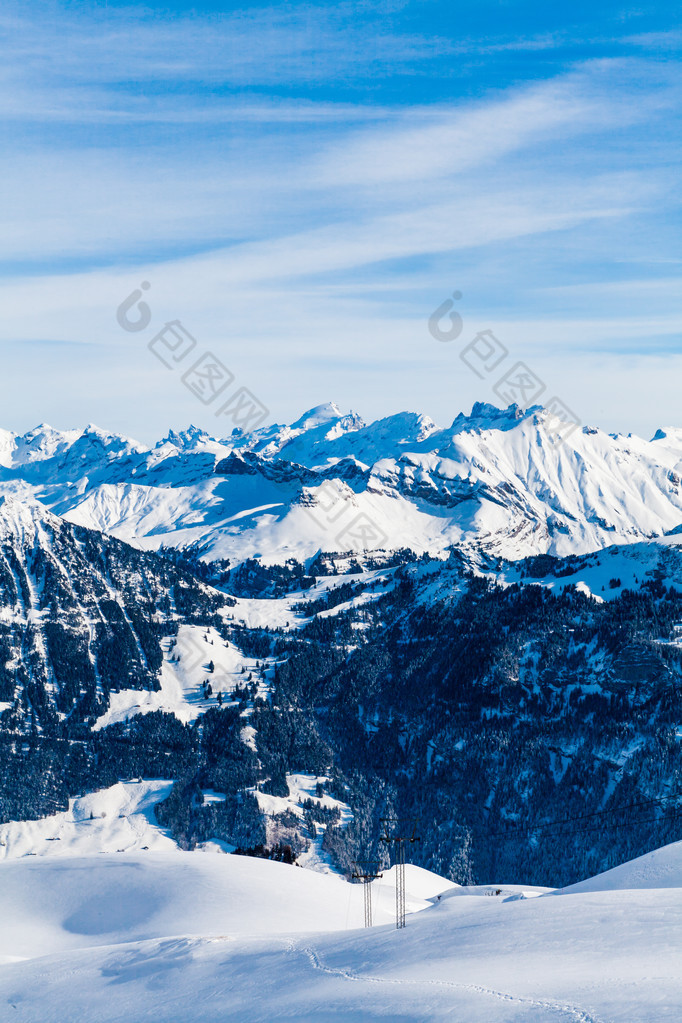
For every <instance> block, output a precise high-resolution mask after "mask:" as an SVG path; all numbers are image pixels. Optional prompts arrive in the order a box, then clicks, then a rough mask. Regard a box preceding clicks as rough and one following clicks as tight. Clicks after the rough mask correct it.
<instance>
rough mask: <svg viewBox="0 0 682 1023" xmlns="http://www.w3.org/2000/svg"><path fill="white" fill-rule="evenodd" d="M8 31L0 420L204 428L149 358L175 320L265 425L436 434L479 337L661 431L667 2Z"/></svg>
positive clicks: (37, 1)
mask: <svg viewBox="0 0 682 1023" xmlns="http://www.w3.org/2000/svg"><path fill="white" fill-rule="evenodd" d="M0 27H1V28H2V37H3V40H4V42H3V55H2V57H3V59H2V65H1V71H0V74H1V75H2V78H3V79H4V81H3V86H4V87H3V89H2V91H1V92H0V131H1V132H2V142H3V145H2V149H1V150H0V163H1V167H2V181H3V200H4V201H3V203H2V207H1V208H2V224H1V225H0V239H1V241H0V271H1V274H2V277H1V279H0V291H1V292H2V294H1V296H0V298H1V301H2V308H3V313H4V315H3V317H2V319H1V321H0V348H1V349H2V362H3V368H4V372H3V374H2V380H1V381H0V387H1V388H2V390H1V392H0V393H1V397H2V408H3V414H2V417H1V422H0V425H2V426H4V427H6V428H10V429H16V430H25V429H28V428H30V427H32V426H34V425H35V424H36V423H38V422H40V421H48V422H51V423H52V424H53V425H55V426H60V427H67V426H77V425H83V424H85V423H86V422H89V421H95V422H97V423H98V424H100V425H102V426H104V427H107V428H110V429H116V430H120V431H122V432H127V433H129V434H131V435H133V436H136V437H139V438H140V439H142V440H152V439H154V438H155V437H156V436H158V435H160V434H161V433H163V432H165V430H166V429H167V428H168V427H169V426H174V427H179V426H183V425H186V424H188V423H189V422H194V423H196V424H197V425H200V426H203V427H205V428H206V429H208V430H210V431H211V432H214V433H220V432H226V428H225V426H224V421H223V420H221V419H216V416H215V415H214V406H209V407H206V406H204V405H203V404H201V403H200V402H199V401H197V399H196V397H195V396H194V395H193V394H192V393H190V392H189V391H188V389H187V388H186V387H184V386H183V384H182V382H181V379H180V376H181V374H180V373H179V372H172V371H169V370H168V369H166V368H165V367H163V366H162V365H161V364H160V363H159V362H158V361H157V360H155V359H154V357H153V355H151V353H150V352H149V350H148V348H147V341H148V340H149V338H151V337H152V336H153V335H154V333H155V332H156V331H158V330H160V329H161V328H162V327H163V325H164V323H166V322H167V321H169V320H174V319H179V320H180V321H181V323H182V324H183V326H184V327H185V328H186V329H187V330H189V331H190V332H191V334H192V335H193V336H194V337H195V338H196V339H197V342H198V347H197V349H196V351H197V352H199V351H203V350H204V349H208V350H210V351H212V352H213V353H215V355H217V356H218V357H219V358H220V359H221V360H222V362H223V363H224V364H225V365H226V366H227V367H228V368H229V370H230V372H231V373H233V374H234V376H235V380H236V383H237V384H239V385H243V386H246V387H247V388H249V390H251V391H252V392H253V393H254V394H255V395H257V397H258V398H259V399H260V400H261V401H262V402H263V403H264V404H265V405H266V406H267V407H268V408H269V409H270V411H271V416H270V418H272V419H275V420H277V421H286V420H291V419H293V418H295V417H296V416H297V415H298V414H299V413H300V412H301V411H302V410H303V409H304V408H307V407H309V406H312V405H315V404H319V403H321V402H323V401H327V400H334V401H336V402H337V403H338V404H339V405H341V406H342V407H346V408H353V409H355V410H357V411H359V412H360V413H361V414H362V415H363V416H364V417H365V418H367V419H373V418H376V417H378V416H381V415H387V414H390V413H392V412H395V411H399V410H401V409H412V410H416V411H423V412H426V413H428V414H429V415H431V416H432V417H433V418H434V419H435V420H436V421H437V422H439V423H441V424H443V425H446V424H447V423H448V422H450V421H451V420H452V419H453V418H454V417H455V415H456V414H457V413H458V412H459V411H460V410H462V409H464V410H468V409H469V408H470V406H471V404H472V403H473V402H474V401H476V400H485V401H491V400H494V395H493V393H492V384H493V383H494V378H490V379H484V380H480V379H478V378H477V377H476V376H475V375H473V374H472V373H471V371H470V370H468V369H467V367H466V366H464V365H463V363H462V362H461V361H460V359H459V353H460V351H461V348H462V346H463V345H464V344H466V343H467V341H468V340H470V339H471V338H472V337H473V336H474V335H475V334H476V332H477V331H480V330H484V329H492V330H493V331H494V332H495V334H496V336H497V337H499V339H500V340H501V341H502V342H503V343H504V345H505V347H506V348H507V349H508V350H509V352H510V359H514V360H523V361H524V362H525V363H526V364H527V365H528V366H529V367H530V368H531V369H532V370H533V372H534V373H535V374H536V375H537V376H539V377H540V378H541V379H542V380H543V381H545V382H546V385H547V390H546V392H545V393H544V395H543V397H545V398H547V397H549V396H550V395H553V394H557V395H559V396H560V397H561V398H562V399H563V400H564V401H565V402H566V403H567V404H568V405H569V406H570V407H571V408H572V409H573V410H574V411H575V412H576V413H577V414H578V416H579V417H580V418H581V419H582V420H583V421H584V422H589V423H593V424H596V425H600V426H604V427H606V428H608V429H610V430H622V431H630V430H632V431H634V432H638V433H642V434H644V435H650V434H651V433H653V431H654V429H655V428H656V427H657V426H659V425H668V424H673V423H678V424H680V425H682V412H681V411H680V402H679V397H678V392H679V381H680V379H681V378H682V375H681V371H682V329H681V327H680V322H681V321H680V311H681V306H682V293H681V289H680V265H681V261H682V251H681V249H682V246H681V241H680V239H681V238H682V231H681V230H680V229H681V227H682V216H681V214H680V191H681V190H680V187H679V177H680V172H679V168H680V149H681V146H680V113H681V109H682V76H681V75H680V58H681V50H682V18H681V17H680V16H679V14H678V13H677V11H676V8H675V7H674V6H673V5H668V4H651V5H646V4H644V5H639V6H637V7H636V8H635V7H627V6H623V5H619V4H615V3H602V4H599V5H595V4H594V3H591V4H589V5H588V4H587V3H577V4H572V5H571V8H570V12H569V11H568V9H567V8H566V7H565V6H564V5H559V6H554V5H547V4H539V3H538V4H535V3H491V2H478V3H476V4H463V3H459V2H457V3H446V2H440V0H439V2H390V0H387V2H383V3H378V2H371V0H367V2H358V3H342V4H340V5H336V6H331V5H319V6H316V5H313V4H296V3H291V4H272V5H265V4H256V5H251V6H249V7H239V6H237V5H232V4H225V3H195V4H186V3H182V2H176V3H172V2H167V3H165V4H163V5H157V4H154V3H148V4H145V5H139V6H136V5H132V6H131V5H127V4H122V3H119V2H116V0H89V2H88V3H82V2H71V3H69V2H65V0H62V2H47V0H34V2H25V0H24V2H22V3H13V0H9V2H8V3H6V4H5V5H4V6H3V9H2V12H1V13H0ZM143 280H144V281H147V282H149V284H150V288H149V289H148V291H147V292H146V294H145V300H146V301H147V302H148V305H149V308H150V310H151V314H152V318H151V323H150V326H149V329H148V331H146V332H137V333H134V332H132V333H129V332H125V331H123V330H121V328H120V327H119V326H118V324H117V322H116V309H117V307H118V306H119V304H120V303H121V302H122V301H123V300H124V299H125V298H126V296H127V295H128V294H130V293H131V291H132V290H134V289H135V288H136V287H138V285H139V284H140V282H141V281H143ZM455 289H456V290H459V291H460V292H461V293H462V296H463V297H462V299H461V300H459V301H458V303H457V308H458V309H459V310H460V312H461V315H462V317H463V321H464V328H463V331H462V334H461V336H460V337H459V338H458V339H456V340H454V341H452V342H449V343H440V342H437V341H435V340H434V339H433V338H432V337H431V335H430V334H429V332H428V329H427V320H428V317H429V315H430V314H431V313H432V311H433V310H434V309H435V308H436V307H438V306H439V305H440V304H441V303H442V302H443V301H444V300H445V299H447V298H448V296H450V295H451V294H452V292H453V290H455Z"/></svg>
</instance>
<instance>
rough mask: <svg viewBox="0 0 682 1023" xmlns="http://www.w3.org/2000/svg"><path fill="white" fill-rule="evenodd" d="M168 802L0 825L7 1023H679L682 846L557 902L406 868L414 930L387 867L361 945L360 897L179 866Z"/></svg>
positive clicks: (338, 887) (146, 786) (354, 892)
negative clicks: (399, 908)
mask: <svg viewBox="0 0 682 1023" xmlns="http://www.w3.org/2000/svg"><path fill="white" fill-rule="evenodd" d="M163 785H167V783H161V782H141V783H137V784H134V783H133V784H128V785H119V786H114V787H113V788H112V789H107V790H105V791H104V792H101V793H94V794H92V795H91V796H84V797H81V798H80V799H79V800H74V801H72V805H71V806H70V809H69V811H68V812H67V813H66V814H59V815H56V816H55V817H53V818H49V819H48V820H46V821H40V822H36V823H34V824H27V823H21V824H16V825H6V826H4V828H3V831H2V835H1V837H2V840H3V841H4V842H5V843H6V844H5V853H6V856H5V859H4V860H3V861H2V862H0V920H1V921H2V926H1V927H0V1020H2V1021H3V1023H4V1021H5V1020H8V1021H9V1020H17V1021H19V1023H67V1021H68V1023H71V1021H74V1023H75V1021H81V1020H83V1021H88V1023H91V1021H92V1023H114V1021H117V1023H118V1021H120V1023H124V1021H125V1023H142V1021H147V1020H149V1021H152V1020H153V1021H155V1023H179V1021H182V1023H223V1021H228V1020H229V1021H232V1020H234V1021H243V1023H257V1021H258V1023H260V1021H262V1023H265V1021H270V1020H290V1021H294V1020H295V1021H311V1023H312V1021H315V1023H319V1021H335V1023H336V1021H338V1023H341V1021H343V1023H351V1021H353V1023H361V1021H364V1020H391V1021H401V1023H407V1021H427V1020H454V1021H457V1023H459V1021H462V1023H502V1021H505V1023H507V1021H510V1023H511V1021H524V1023H525V1021H531V1023H536V1021H537V1023H554V1021H574V1023H658V1021H667V1020H670V1021H672V1020H675V1021H677V1020H679V1019H680V1008H679V1006H680V1004H682V976H681V973H680V969H679V947H678V946H679V942H680V939H681V938H682V843H677V844H675V845H672V846H668V847H667V848H665V849H662V850H658V851H657V852H655V853H651V854H649V855H648V856H644V857H641V858H640V859H639V860H635V861H633V862H632V863H631V864H626V865H623V866H621V867H617V868H615V869H614V870H612V871H609V872H607V873H606V874H603V875H601V876H600V877H597V878H592V879H590V880H589V881H587V882H582V883H581V884H578V885H574V886H572V887H571V888H568V889H565V890H563V891H558V892H553V891H551V890H547V889H533V888H523V887H522V886H514V885H507V884H504V885H500V886H499V887H497V886H479V887H476V888H461V887H458V886H456V885H452V884H451V883H450V882H448V881H445V880H443V879H442V878H439V877H437V876H436V875H434V874H430V873H429V872H428V871H424V870H422V869H420V868H418V867H412V866H410V865H408V867H407V889H408V897H407V910H408V918H407V927H406V928H405V930H403V931H397V930H396V929H395V926H394V923H393V910H394V900H395V869H391V870H389V871H386V872H385V873H384V875H383V877H382V878H381V879H379V880H378V881H376V882H374V885H373V896H374V899H373V901H374V906H375V921H376V926H375V927H373V928H372V929H371V930H366V929H364V928H362V926H361V924H362V919H363V891H362V888H361V887H360V886H358V885H351V884H348V883H346V882H345V881H344V880H343V879H342V878H340V877H337V876H335V875H333V874H329V873H327V874H322V873H316V872H315V871H311V870H305V869H301V868H299V867H296V866H288V865H286V864H283V863H276V862H272V861H270V860H258V859H250V858H247V857H238V856H232V855H225V854H224V852H221V850H220V849H219V847H218V846H213V848H212V851H213V852H214V855H202V854H201V853H184V852H179V851H178V850H176V849H174V848H173V846H172V843H171V841H170V839H169V838H168V837H167V836H166V835H165V834H164V833H163V832H161V830H160V829H159V828H158V827H157V825H156V824H155V823H154V820H153V814H151V813H150V807H151V806H152V805H153V802H154V801H155V800H157V799H159V798H163V795H164V794H165V792H164V791H163V788H162V786H163ZM209 797H210V794H209ZM103 813H105V814H106V816H102V814H103ZM48 832H49V834H48ZM57 836H58V837H59V838H60V841H59V842H56V841H54V840H51V839H54V838H55V837H57ZM131 836H133V837H131ZM125 838H127V839H128V840H129V846H128V847H127V848H129V850H130V851H123V852H118V853H117V852H112V851H103V850H105V849H106V850H110V849H111V843H112V842H121V841H122V840H123V839H125ZM118 848H123V846H119V847H118Z"/></svg>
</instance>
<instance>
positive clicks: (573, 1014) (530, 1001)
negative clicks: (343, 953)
mask: <svg viewBox="0 0 682 1023" xmlns="http://www.w3.org/2000/svg"><path fill="white" fill-rule="evenodd" d="M285 948H286V951H287V952H291V953H299V954H302V955H304V956H305V957H306V958H307V959H308V961H309V962H310V964H311V966H312V968H313V969H314V970H319V971H321V972H322V973H326V974H329V975H331V976H333V977H340V978H342V979H343V980H348V981H357V982H359V983H367V984H392V985H398V986H405V985H409V986H410V987H440V988H450V989H452V990H456V991H470V992H472V993H473V994H480V995H486V996H488V997H491V998H497V999H500V1000H501V1001H504V1002H514V1003H516V1004H519V1005H528V1006H532V1007H533V1008H537V1009H548V1010H549V1011H550V1012H556V1013H559V1014H560V1015H561V1016H564V1017H566V1016H568V1017H569V1018H570V1019H572V1020H574V1021H576V1023H604V1021H603V1020H601V1019H600V1018H598V1017H597V1016H593V1015H590V1013H588V1012H586V1011H585V1010H584V1009H579V1008H578V1007H577V1006H575V1005H569V1004H567V1003H560V1002H549V1001H545V1000H542V999H538V998H528V997H525V996H523V995H512V994H510V993H509V992H507V991H496V990H495V989H494V988H487V987H482V986H481V985H480V984H463V983H458V982H456V981H450V980H437V979H431V980H410V979H404V980H401V979H399V978H395V977H377V976H373V975H372V974H359V973H354V972H353V971H351V970H341V969H335V968H334V967H333V966H325V964H324V963H323V962H322V960H321V958H320V955H319V952H317V951H316V950H315V949H314V948H313V947H312V946H311V945H297V944H296V943H295V942H294V941H292V940H291V939H287V940H286V944H285Z"/></svg>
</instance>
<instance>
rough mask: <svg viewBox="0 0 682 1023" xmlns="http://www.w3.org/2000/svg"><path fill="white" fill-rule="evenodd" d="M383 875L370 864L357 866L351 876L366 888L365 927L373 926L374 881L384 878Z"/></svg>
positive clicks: (357, 864)
mask: <svg viewBox="0 0 682 1023" xmlns="http://www.w3.org/2000/svg"><path fill="white" fill-rule="evenodd" d="M383 876H384V875H383V874H379V873H377V871H376V869H375V868H374V866H369V865H368V864H366V863H365V864H361V863H356V864H355V870H354V871H353V873H352V874H351V877H352V878H353V879H354V880H355V881H361V882H362V885H363V888H364V897H365V927H371V926H372V881H374V880H375V879H376V878H377V877H383Z"/></svg>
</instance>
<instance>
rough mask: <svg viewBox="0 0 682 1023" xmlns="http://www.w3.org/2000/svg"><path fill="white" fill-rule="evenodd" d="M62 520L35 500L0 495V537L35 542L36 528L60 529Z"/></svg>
mask: <svg viewBox="0 0 682 1023" xmlns="http://www.w3.org/2000/svg"><path fill="white" fill-rule="evenodd" d="M61 524H62V520H61V519H60V518H59V516H57V515H54V514H53V513H52V512H51V511H50V510H49V509H48V508H46V507H45V505H44V504H41V502H40V501H37V500H35V498H32V497H28V498H25V499H21V500H19V499H18V498H16V497H14V496H12V495H0V537H2V538H3V539H6V538H9V539H14V540H18V541H21V542H22V543H23V542H25V541H26V540H29V541H31V542H32V541H33V538H34V536H35V533H36V528H39V527H40V526H41V525H49V526H51V527H57V528H59V527H60V525H61Z"/></svg>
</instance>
